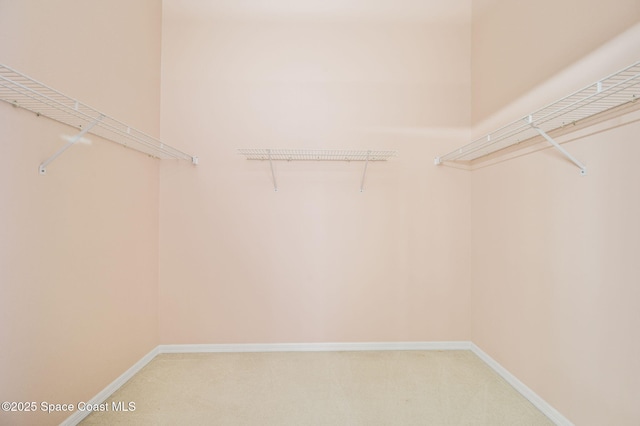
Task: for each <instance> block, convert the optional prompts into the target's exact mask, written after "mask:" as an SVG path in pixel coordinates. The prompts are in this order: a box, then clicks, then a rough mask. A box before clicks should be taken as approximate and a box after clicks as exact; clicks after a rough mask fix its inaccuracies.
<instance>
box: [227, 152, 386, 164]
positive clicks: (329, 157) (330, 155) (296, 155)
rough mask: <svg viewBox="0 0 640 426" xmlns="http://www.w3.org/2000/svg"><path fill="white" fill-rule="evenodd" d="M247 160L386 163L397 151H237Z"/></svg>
mask: <svg viewBox="0 0 640 426" xmlns="http://www.w3.org/2000/svg"><path fill="white" fill-rule="evenodd" d="M238 152H239V153H240V154H242V155H244V156H245V157H246V158H247V160H269V159H271V160H285V161H386V160H388V159H389V158H391V157H395V156H397V155H398V152H397V151H344V150H323V149H238Z"/></svg>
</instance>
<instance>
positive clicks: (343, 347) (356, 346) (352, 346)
mask: <svg viewBox="0 0 640 426" xmlns="http://www.w3.org/2000/svg"><path fill="white" fill-rule="evenodd" d="M158 349H159V353H161V354H169V353H198V352H331V351H335V352H339V351H411V350H414V351H430V350H441V351H451V350H471V343H470V342H344V343H255V344H253V343H249V344H248V343H240V344H212V345H160V346H158Z"/></svg>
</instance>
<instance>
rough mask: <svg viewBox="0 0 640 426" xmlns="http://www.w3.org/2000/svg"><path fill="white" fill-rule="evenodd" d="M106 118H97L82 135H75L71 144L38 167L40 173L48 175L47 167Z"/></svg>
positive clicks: (81, 132)
mask: <svg viewBox="0 0 640 426" xmlns="http://www.w3.org/2000/svg"><path fill="white" fill-rule="evenodd" d="M103 118H104V115H100V116H99V117H98V118H96V119H95V120H94V121H92V122H91V123H89V125H88V126H87V127H85V128H84V129H82V130H81V131H80V133H78V134H77V135H75V136H74V137H73V138H71V140H70V141H69V142H67V144H66V145H65V146H63V147H62V148H60V149H59V150H58V151H57V152H56V153H55V154H53V155H52V156H51V157H49V158H47V159H46V160H44V161H43V162H42V163H41V164H40V166H39V167H38V172H39V173H40V174H41V175H46V174H47V166H48V165H49V164H51V163H52V162H53V160H55V159H56V158H58V157H59V156H60V155H62V153H64V152H65V151H66V150H67V149H69V148H71V147H72V146H73V145H75V144H76V142H78V141H79V140H80V138H81V137H82V136H84V135H85V134H86V133H87V132H88V131H89V130H91V129H92V128H93V127H94V126H95V125H96V124H98V123H99V122H100V121H101V120H102V119H103Z"/></svg>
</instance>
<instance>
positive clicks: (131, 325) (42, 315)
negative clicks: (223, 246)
mask: <svg viewBox="0 0 640 426" xmlns="http://www.w3.org/2000/svg"><path fill="white" fill-rule="evenodd" d="M160 21H161V4H160V3H159V2H157V1H136V2H129V1H124V0H122V1H113V0H108V1H91V2H86V1H82V0H56V1H55V2H49V1H26V0H0V62H2V63H4V64H6V65H9V66H11V67H13V68H15V69H17V70H19V71H22V72H24V73H26V74H28V75H31V76H32V77H34V78H36V79H38V80H41V81H43V82H46V83H48V84H50V85H51V86H52V87H54V88H58V89H60V90H61V91H63V92H66V93H68V94H69V95H72V96H76V97H77V98H78V99H79V100H81V101H83V102H85V103H87V104H89V105H92V106H94V107H95V108H97V109H99V110H101V111H104V112H105V113H109V114H112V115H113V116H114V117H115V118H118V119H121V120H123V121H125V122H127V123H129V124H131V125H132V126H134V127H138V128H140V129H142V130H145V131H148V132H151V133H154V134H158V131H159V123H158V120H159V88H160V86H159V84H160V83H159V81H160V80H159V78H160V74H159V61H160V23H161V22H160ZM0 129H1V130H0V137H1V141H0V400H2V401H36V402H38V403H39V402H42V401H47V402H51V403H74V404H75V403H77V402H79V401H86V400H88V399H90V398H92V397H93V396H95V395H96V394H97V393H98V392H99V391H101V390H102V389H103V388H104V387H105V386H107V385H108V384H109V383H110V382H111V381H113V380H114V379H116V378H117V377H118V376H119V375H120V374H122V373H123V372H124V371H126V370H127V369H128V368H129V367H131V366H132V365H133V364H134V363H135V362H136V361H138V360H139V359H140V358H141V357H142V356H143V355H145V354H146V353H148V352H149V351H150V350H151V349H152V348H154V347H155V346H156V345H157V344H158V321H157V274H158V257H157V247H158V163H157V162H156V161H154V160H152V159H150V158H148V157H147V156H145V155H143V154H139V153H136V152H135V151H130V150H126V149H124V148H122V147H121V146H119V145H116V144H113V143H111V142H106V141H103V140H100V139H98V138H97V137H93V136H92V137H91V140H92V144H91V145H90V146H87V145H79V146H75V147H73V148H71V149H70V150H69V151H67V152H66V153H65V154H63V155H62V156H61V157H59V158H58V159H57V160H56V161H55V162H53V163H52V164H51V165H50V166H49V168H48V174H47V176H40V175H38V172H37V168H38V165H39V164H40V162H41V161H43V160H44V159H46V158H47V157H48V156H49V155H51V154H52V153H53V152H55V151H56V150H57V149H58V148H59V147H61V146H62V145H63V144H64V143H65V142H64V141H63V140H62V139H61V137H60V135H62V134H66V135H72V134H74V132H76V131H75V130H74V129H73V128H70V127H67V126H64V125H61V124H58V123H56V122H53V121H51V120H48V119H45V118H37V117H36V116H35V115H34V114H32V113H30V112H27V111H24V110H18V109H15V108H13V107H11V106H10V105H8V104H5V103H4V102H3V103H1V104H0ZM68 415H69V413H58V414H51V415H46V414H43V413H35V414H34V413H24V414H22V415H20V414H13V413H5V412H0V424H12V425H18V424H42V425H44V424H58V423H59V422H60V421H62V420H63V419H64V418H66V417H67V416H68Z"/></svg>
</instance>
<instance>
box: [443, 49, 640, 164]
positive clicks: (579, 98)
mask: <svg viewBox="0 0 640 426" xmlns="http://www.w3.org/2000/svg"><path fill="white" fill-rule="evenodd" d="M638 99H640V61H638V62H636V63H634V64H633V65H630V66H628V67H626V68H624V69H622V70H620V71H618V72H616V73H614V74H611V75H609V76H607V77H605V78H602V79H600V80H598V81H596V82H595V83H592V84H590V85H588V86H586V87H584V88H583V89H581V90H578V91H577V92H574V93H572V94H570V95H568V96H565V97H564V98H561V99H560V100H558V101H555V102H553V103H551V104H548V105H547V106H545V107H543V108H541V109H539V110H536V111H534V112H532V113H531V114H528V115H526V116H524V117H522V118H521V119H519V120H515V121H513V122H511V123H509V124H507V125H505V126H503V127H500V128H499V129H497V130H495V131H493V132H491V133H488V134H486V135H484V136H482V137H481V138H479V139H476V140H474V141H472V142H470V143H468V144H467V145H464V146H462V147H460V148H458V149H456V150H454V151H451V152H449V153H447V154H445V155H443V156H441V157H436V159H435V161H434V163H435V164H436V165H439V164H442V163H444V162H446V161H464V162H469V161H473V160H476V159H479V158H481V157H485V156H487V155H490V154H492V153H494V152H497V151H500V150H502V149H504V148H507V147H510V146H513V145H516V144H519V143H521V142H524V141H526V140H529V139H531V138H533V137H536V136H541V135H542V136H543V137H545V139H547V140H549V139H548V138H547V137H546V136H545V134H548V133H549V132H552V131H554V130H558V129H563V128H567V127H568V126H573V125H576V124H579V123H581V122H584V120H586V119H588V118H592V117H595V116H596V115H599V114H601V113H604V112H613V111H618V110H619V112H620V114H623V113H624V112H625V111H624V110H625V108H623V107H625V106H628V105H630V104H633V103H635V102H637V100H638ZM541 132H543V133H544V134H543V133H541ZM547 136H548V135H547ZM550 142H551V141H550ZM554 142H555V141H554ZM552 144H553V142H552ZM553 145H554V146H555V144H553ZM556 148H557V147H556ZM565 155H566V154H565ZM570 159H571V161H573V162H574V163H576V165H578V167H580V168H581V173H582V174H585V173H586V168H585V167H584V165H582V164H581V163H580V162H576V160H575V159H572V158H570Z"/></svg>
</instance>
